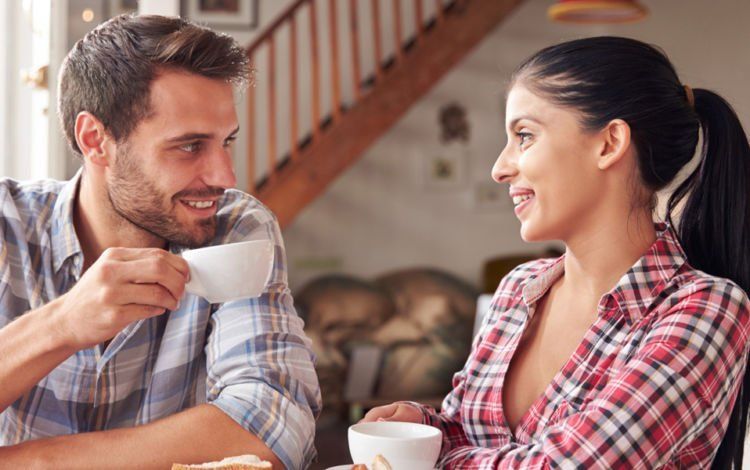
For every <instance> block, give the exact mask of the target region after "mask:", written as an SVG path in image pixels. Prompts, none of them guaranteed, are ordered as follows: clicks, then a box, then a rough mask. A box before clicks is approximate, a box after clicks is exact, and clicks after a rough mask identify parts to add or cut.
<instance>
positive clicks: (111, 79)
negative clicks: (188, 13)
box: [58, 15, 250, 155]
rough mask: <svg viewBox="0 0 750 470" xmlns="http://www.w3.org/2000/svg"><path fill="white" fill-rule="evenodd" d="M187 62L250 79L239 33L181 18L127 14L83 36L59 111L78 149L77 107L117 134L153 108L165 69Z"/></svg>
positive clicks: (231, 78) (65, 76) (212, 74)
mask: <svg viewBox="0 0 750 470" xmlns="http://www.w3.org/2000/svg"><path fill="white" fill-rule="evenodd" d="M165 69H174V70H184V71H186V72H189V73H195V74H199V75H202V76H204V77H208V78H215V79H220V80H226V81H228V82H230V83H233V84H236V85H240V86H243V85H245V84H246V83H247V80H248V78H249V73H250V72H249V65H248V58H247V54H246V53H245V51H244V50H243V49H242V48H241V47H240V45H239V44H238V43H237V41H235V40H234V39H233V38H231V37H230V36H228V35H226V34H221V33H217V32H215V31H212V30H210V29H208V28H204V27H201V26H198V25H196V24H194V23H191V22H189V21H187V20H184V19H182V18H170V17H165V16H157V15H143V16H134V15H120V16H116V17H114V18H112V19H111V20H109V21H107V22H105V23H102V24H101V25H99V26H98V27H97V28H96V29H94V30H93V31H91V32H89V33H88V34H87V35H86V36H85V37H84V38H83V39H81V40H79V41H78V42H76V44H75V46H73V49H72V50H71V51H70V52H69V53H68V56H67V57H66V58H65V61H64V62H63V64H62V68H61V70H60V87H59V94H58V97H59V98H58V113H59V115H60V121H61V123H62V126H63V130H64V132H65V136H66V138H67V139H68V143H69V144H70V147H71V148H72V149H73V151H74V152H75V153H76V154H78V155H81V150H80V149H79V148H78V144H77V143H76V138H75V121H76V116H78V113H80V112H82V111H88V112H90V113H91V114H93V115H94V116H96V117H97V119H99V120H100V121H101V122H102V124H103V125H104V127H105V128H106V130H107V132H109V133H110V134H111V135H112V136H113V137H114V139H115V140H116V141H117V142H121V141H122V140H124V139H127V137H128V136H129V135H130V133H131V132H132V131H133V130H134V129H135V127H136V126H137V125H138V123H139V122H140V121H141V119H143V118H145V117H146V116H148V114H149V112H150V101H149V100H150V94H149V90H150V86H151V82H152V81H153V80H154V79H155V78H156V76H157V74H158V73H159V71H160V70H165Z"/></svg>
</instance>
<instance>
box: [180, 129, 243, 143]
mask: <svg viewBox="0 0 750 470" xmlns="http://www.w3.org/2000/svg"><path fill="white" fill-rule="evenodd" d="M239 131H240V127H239V126H237V127H235V128H234V130H233V131H232V132H230V133H229V135H228V136H227V137H226V138H227V139H231V138H233V137H236V136H237V133H238V132H239ZM213 136H214V135H213V134H206V133H202V132H188V133H187V134H182V135H178V136H177V137H171V138H169V139H167V143H176V142H185V141H188V140H208V139H210V138H212V137H213Z"/></svg>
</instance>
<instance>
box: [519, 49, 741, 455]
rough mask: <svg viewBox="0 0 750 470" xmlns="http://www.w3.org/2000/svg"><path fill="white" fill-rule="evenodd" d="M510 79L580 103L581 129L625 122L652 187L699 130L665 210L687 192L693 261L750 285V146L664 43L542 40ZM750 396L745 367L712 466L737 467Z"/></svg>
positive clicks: (679, 164) (686, 226) (725, 107)
mask: <svg viewBox="0 0 750 470" xmlns="http://www.w3.org/2000/svg"><path fill="white" fill-rule="evenodd" d="M515 83H522V84H523V86H524V87H526V88H528V89H529V90H530V91H532V92H533V93H535V94H537V95H539V96H542V97H545V98H546V99H549V100H550V101H551V102H553V103H555V104H558V105H561V106H565V107H568V108H571V109H574V110H576V111H578V112H579V113H580V114H581V124H582V126H583V127H584V128H585V129H588V130H599V129H602V128H603V127H604V126H605V125H606V124H607V123H609V122H610V121H611V120H613V119H622V120H624V121H625V122H627V123H628V125H629V126H630V130H631V138H632V141H633V144H634V146H635V149H636V153H637V156H638V170H639V173H640V178H641V181H642V182H643V184H644V185H645V187H646V189H648V190H650V192H651V193H653V192H655V191H658V190H661V189H664V188H665V187H667V186H668V185H669V184H670V183H671V182H672V181H673V180H674V179H675V177H676V176H677V175H678V173H679V172H680V170H681V169H682V168H683V167H684V166H685V165H686V164H687V163H688V162H689V161H690V160H691V159H692V157H693V155H694V154H695V151H696V146H697V144H698V135H699V129H700V130H702V133H703V145H702V148H701V149H700V153H701V159H700V162H699V164H698V166H697V168H696V169H695V170H694V171H693V172H692V173H691V174H690V175H689V176H688V177H687V179H686V180H684V181H683V182H682V183H681V184H680V185H679V186H678V187H677V189H676V190H675V191H674V192H673V193H672V195H671V197H670V199H669V202H668V204H667V220H669V221H670V222H672V216H673V215H674V214H675V213H676V208H677V206H678V205H679V204H680V203H681V202H684V208H683V210H682V213H681V217H680V221H679V225H678V226H675V228H676V230H677V234H678V237H679V239H680V243H681V244H682V246H683V248H684V250H685V252H686V254H687V257H688V261H689V262H690V264H691V265H692V266H693V267H695V268H697V269H700V270H702V271H704V272H707V273H709V274H712V275H714V276H719V277H724V278H728V279H731V280H732V281H734V282H735V283H736V284H737V285H739V286H740V287H741V288H742V289H743V290H744V291H745V292H750V246H748V240H750V192H749V191H750V146H748V141H747V136H746V135H745V132H744V131H743V129H742V126H741V124H740V121H739V119H738V117H737V115H736V114H735V112H734V111H733V110H732V107H731V106H730V105H729V104H728V103H727V102H726V101H725V100H724V99H723V98H721V97H720V96H719V95H717V94H716V93H714V92H711V91H709V90H704V89H695V90H694V91H692V92H691V91H690V89H689V88H686V87H685V86H684V85H683V84H682V82H680V80H679V78H678V77H677V72H676V71H675V69H674V67H673V66H672V64H671V63H670V62H669V59H667V57H666V56H665V55H664V53H663V52H661V51H660V50H658V49H657V48H655V47H653V46H651V45H648V44H645V43H642V42H640V41H636V40H634V39H627V38H620V37H595V38H586V39H579V40H575V41H570V42H566V43H563V44H559V45H555V46H551V47H548V48H546V49H543V50H541V51H539V52H538V53H537V54H535V55H534V56H532V57H531V58H529V59H528V60H526V61H525V62H524V63H523V64H521V65H520V66H519V68H518V69H517V70H516V72H515V73H514V75H513V79H512V84H515ZM691 95H692V96H691ZM749 403H750V368H748V370H746V372H745V376H744V378H743V381H742V384H741V387H740V391H739V394H738V397H737V400H736V402H735V406H734V409H733V411H732V414H731V417H730V420H729V424H728V428H727V432H726V434H725V436H724V439H723V440H722V443H721V445H720V446H719V450H718V452H717V454H716V457H715V459H714V462H713V465H712V468H721V469H728V468H731V467H732V464H734V467H735V468H736V469H739V468H741V467H742V451H743V442H744V437H745V431H746V429H747V414H748V404H749Z"/></svg>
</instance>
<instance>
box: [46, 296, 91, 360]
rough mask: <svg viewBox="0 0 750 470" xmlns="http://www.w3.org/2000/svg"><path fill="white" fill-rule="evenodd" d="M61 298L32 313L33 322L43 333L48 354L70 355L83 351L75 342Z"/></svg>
mask: <svg viewBox="0 0 750 470" xmlns="http://www.w3.org/2000/svg"><path fill="white" fill-rule="evenodd" d="M63 302H64V301H63V298H62V297H58V298H57V299H54V300H52V301H51V302H49V303H47V304H46V305H44V306H43V307H41V308H39V309H37V310H36V311H35V312H34V315H35V316H36V318H35V320H36V321H38V322H39V326H40V328H42V329H43V331H44V332H45V337H46V338H47V339H48V344H47V347H48V349H49V352H57V351H67V352H69V353H70V354H73V353H75V352H76V351H78V350H80V349H83V347H82V346H79V345H78V344H77V342H76V340H75V336H74V335H73V334H72V332H71V329H70V327H69V326H68V323H67V321H66V318H65V312H64V311H63V308H62V306H63Z"/></svg>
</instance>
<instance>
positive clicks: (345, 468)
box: [326, 463, 370, 470]
mask: <svg viewBox="0 0 750 470" xmlns="http://www.w3.org/2000/svg"><path fill="white" fill-rule="evenodd" d="M352 466H354V464H353V463H350V464H346V465H336V466H335V467H328V468H326V470H351V468H352ZM367 468H370V467H369V466H368V467H367Z"/></svg>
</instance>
